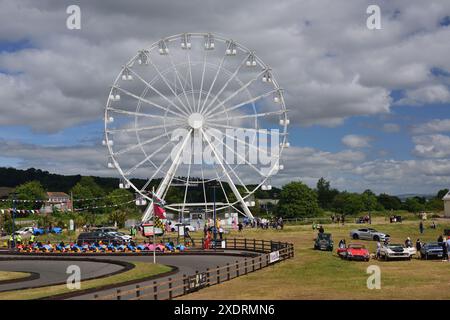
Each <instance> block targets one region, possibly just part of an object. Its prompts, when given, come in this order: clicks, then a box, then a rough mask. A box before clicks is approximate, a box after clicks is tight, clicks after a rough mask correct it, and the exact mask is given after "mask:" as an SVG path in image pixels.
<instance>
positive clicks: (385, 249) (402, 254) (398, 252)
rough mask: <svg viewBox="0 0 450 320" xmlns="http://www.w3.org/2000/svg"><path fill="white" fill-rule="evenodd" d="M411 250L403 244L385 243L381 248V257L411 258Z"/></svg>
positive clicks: (388, 258) (389, 258)
mask: <svg viewBox="0 0 450 320" xmlns="http://www.w3.org/2000/svg"><path fill="white" fill-rule="evenodd" d="M411 257H412V255H411V251H410V250H409V248H405V246H403V245H402V244H383V245H381V248H380V258H381V259H384V260H385V261H388V260H391V259H408V260H411Z"/></svg>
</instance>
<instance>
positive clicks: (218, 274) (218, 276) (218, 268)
mask: <svg viewBox="0 0 450 320" xmlns="http://www.w3.org/2000/svg"><path fill="white" fill-rule="evenodd" d="M216 272H217V284H219V283H220V267H219V266H217V269H216Z"/></svg>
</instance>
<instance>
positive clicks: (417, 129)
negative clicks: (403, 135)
mask: <svg viewBox="0 0 450 320" xmlns="http://www.w3.org/2000/svg"><path fill="white" fill-rule="evenodd" d="M411 131H412V132H413V133H414V134H427V133H437V132H449V131H450V119H434V120H431V121H428V122H425V123H422V124H420V125H416V126H414V127H412V129H411Z"/></svg>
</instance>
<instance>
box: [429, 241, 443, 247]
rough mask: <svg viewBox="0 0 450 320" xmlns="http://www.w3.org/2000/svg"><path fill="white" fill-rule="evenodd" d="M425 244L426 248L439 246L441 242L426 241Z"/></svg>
mask: <svg viewBox="0 0 450 320" xmlns="http://www.w3.org/2000/svg"><path fill="white" fill-rule="evenodd" d="M425 246H426V247H428V248H440V247H441V244H439V243H437V242H430V243H426V244H425Z"/></svg>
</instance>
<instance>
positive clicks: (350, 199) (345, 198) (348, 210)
mask: <svg viewBox="0 0 450 320" xmlns="http://www.w3.org/2000/svg"><path fill="white" fill-rule="evenodd" d="M333 208H334V210H335V211H336V212H338V213H340V214H343V215H355V214H357V213H359V212H361V211H363V210H364V209H365V208H364V202H363V199H362V196H361V195H359V194H357V193H350V192H346V191H345V192H341V193H339V194H338V195H337V196H336V197H335V198H334V201H333Z"/></svg>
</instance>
